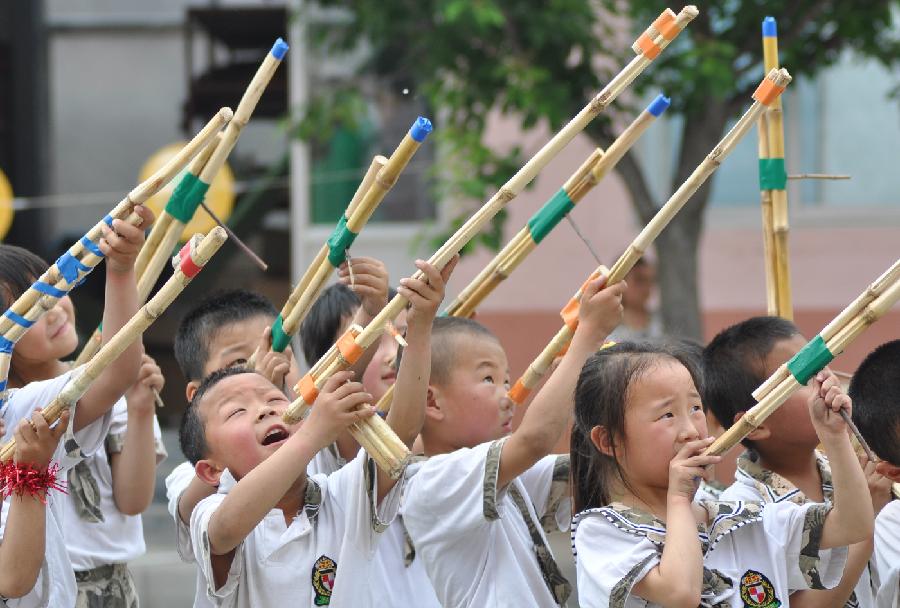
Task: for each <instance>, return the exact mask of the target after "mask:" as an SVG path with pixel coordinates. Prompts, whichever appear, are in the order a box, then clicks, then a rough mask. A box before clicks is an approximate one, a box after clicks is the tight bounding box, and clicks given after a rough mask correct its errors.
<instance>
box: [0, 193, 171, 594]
mask: <svg viewBox="0 0 900 608" xmlns="http://www.w3.org/2000/svg"><path fill="white" fill-rule="evenodd" d="M134 212H135V213H137V214H138V215H139V216H140V217H141V220H142V222H141V224H140V225H139V226H132V225H131V224H128V223H126V222H124V221H123V220H118V219H116V220H113V222H112V226H106V225H104V226H103V237H102V238H101V239H100V242H99V247H100V250H101V251H102V252H103V254H104V255H105V256H106V288H105V289H106V295H105V297H106V307H105V309H104V312H103V328H104V330H103V338H104V341H107V340H108V339H109V336H112V335H114V334H115V333H116V332H117V331H119V330H120V329H121V328H122V327H123V326H124V325H125V323H127V322H128V320H129V319H131V317H132V316H133V315H134V314H135V313H136V312H137V310H138V299H137V284H136V282H135V276H134V261H135V259H136V258H137V254H138V252H139V251H140V249H141V246H142V245H143V242H144V230H145V229H146V228H147V227H149V226H150V224H152V223H153V219H154V218H153V212H152V211H151V210H150V209H149V208H147V207H144V206H141V205H138V206H136V207H135V208H134ZM45 269H46V265H45V264H44V265H43V268H42V269H40V270H35V272H33V273H30V274H34V275H35V276H33V277H32V280H36V279H37V278H38V277H39V276H40V275H41V274H42V272H43V270H45ZM5 287H6V289H7V291H5V292H4V297H3V300H4V304H6V305H9V304H11V302H10V301H9V299H10V298H9V295H10V293H9V292H8V290H9V289H10V286H9V285H6V286H5ZM63 307H68V308H69V309H71V303H70V302H69V301H68V297H63V298H61V299H60V300H59V301H58V302H57V306H56V307H54V310H56V309H61V308H63ZM48 314H50V313H49V312H48ZM68 314H69V313H68V312H64V313H63V316H67V315H68ZM45 317H46V315H45ZM45 317H42V318H41V319H40V320H38V321H37V322H35V323H34V325H32V326H31V327H30V328H29V330H28V332H26V334H25V336H23V339H25V337H26V336H29V334H31V336H30V337H29V340H31V341H32V342H43V343H44V344H43V346H44V348H45V349H51V350H52V349H53V348H55V347H59V346H60V345H59V344H58V342H59V340H60V337H61V336H62V337H63V338H65V337H67V336H71V335H73V334H74V329H73V328H72V327H71V323H70V321H65V322H63V323H62V324H60V325H59V329H56V330H54V331H52V332H51V331H48V330H50V329H52V328H49V327H48V326H47V324H46V322H45ZM69 332H71V333H69ZM76 344H77V341H76ZM32 346H35V344H33V345H32ZM72 348H74V345H73V347H72ZM141 348H142V347H141V343H140V341H136V342H135V343H134V344H132V345H131V346H130V347H128V348H127V349H125V351H124V352H123V353H122V354H121V355H120V356H119V357H118V358H117V359H116V360H115V361H113V362H112V363H110V365H109V366H108V367H107V368H106V369H105V370H104V371H103V372H102V373H101V374H100V376H99V377H98V378H97V379H96V380H95V381H94V383H93V384H92V385H91V387H90V388H89V389H88V391H87V392H86V393H85V394H84V395H83V396H82V397H81V399H79V400H78V403H77V404H76V407H75V408H74V409H73V410H72V412H71V415H69V414H65V415H64V416H63V417H62V418H61V419H60V421H59V422H58V423H57V424H56V426H54V427H53V430H52V431H50V429H48V427H47V424H46V423H45V422H41V421H42V420H43V418H42V417H41V416H39V415H36V413H35V412H36V410H39V409H40V408H43V407H45V406H47V405H48V404H49V403H50V402H51V401H52V400H53V399H54V398H55V397H56V396H57V395H58V394H59V393H60V391H61V390H62V389H63V387H65V385H66V383H67V382H68V381H69V378H70V377H71V375H72V373H73V372H72V371H66V372H65V373H63V374H61V375H59V376H56V377H54V378H51V379H49V380H44V381H40V382H30V383H26V382H27V378H20V379H21V380H23V382H22V384H24V386H23V387H22V388H18V389H13V390H11V391H10V393H9V400H8V402H7V403H6V405H5V407H4V408H3V410H2V412H0V414H2V417H3V421H4V424H5V426H6V429H7V431H6V435H5V436H4V437H3V440H4V441H6V440H9V439H11V438H12V436H13V434H15V436H16V440H17V442H18V440H19V439H20V438H22V439H24V440H25V441H26V442H27V443H29V444H30V448H29V451H30V455H26V454H27V453H28V452H21V450H20V446H19V445H17V446H16V451H17V454H16V456H15V458H16V460H17V462H18V463H22V464H27V463H28V462H29V461H30V462H31V463H33V465H36V466H37V467H38V468H40V469H44V468H46V467H47V466H48V465H49V462H50V459H51V457H52V459H53V460H55V461H56V463H57V464H58V465H59V470H58V472H57V477H58V478H64V476H65V475H66V474H67V473H68V471H69V470H70V469H71V468H72V467H73V466H75V465H76V464H77V463H78V462H79V461H80V460H81V459H82V458H85V457H88V456H90V455H91V454H93V453H94V452H95V451H96V450H97V449H99V448H100V446H101V444H102V441H103V439H104V438H105V437H106V435H107V432H108V430H109V425H110V410H111V409H112V407H113V405H114V404H115V403H116V401H118V400H119V398H121V397H122V395H124V394H125V391H126V390H128V388H129V387H130V386H131V385H132V384H133V383H134V381H135V380H136V379H137V375H138V370H139V369H140V364H141ZM47 352H49V351H47ZM69 352H71V351H69ZM66 354H68V353H66ZM62 434H65V435H66V440H65V441H63V442H60V441H59V438H60V436H61V435H62ZM51 445H52V446H53V448H55V449H50V448H51ZM24 447H25V446H22V448H24ZM41 498H42V499H43V500H46V503H47V504H46V505H43V504H41V506H40V507H39V508H38V507H37V506H36V505H33V504H31V501H33V500H36V499H41ZM64 500H67V497H66V496H65V495H61V494H59V493H58V492H54V491H51V489H50V488H47V489H46V490H45V492H44V496H40V495H39V496H37V497H32V496H28V495H26V496H12V497H8V498H6V499H5V500H4V501H3V506H2V526H0V527H2V530H0V534H2V536H3V537H4V538H3V542H2V544H0V548H2V547H4V546H5V547H9V548H3V549H2V551H3V552H4V553H6V557H7V558H8V559H10V560H12V561H5V562H4V564H2V566H3V567H4V568H5V567H11V570H10V572H13V573H14V574H13V579H14V580H15V581H16V583H17V584H16V585H15V588H14V589H12V590H11V592H8V591H10V590H9V589H4V590H0V593H2V594H6V595H8V596H15V597H16V598H17V599H14V600H7V602H6V603H7V605H8V606H10V607H19V606H21V607H31V606H73V605H74V604H75V596H76V584H75V577H74V574H73V572H72V563H71V561H70V560H69V556H68V554H67V552H66V544H65V542H66V541H65V534H64V525H63V524H64V516H63V515H64V514H63V511H62V501H64ZM26 511H27V514H26ZM41 519H42V520H43V521H36V520H41ZM7 526H10V529H9V530H8V534H7V529H6V527H7ZM20 534H27V535H33V536H31V537H30V538H25V539H24V541H25V542H24V543H23V539H22V537H21V536H19V535H20ZM20 543H22V544H20ZM10 546H12V547H10ZM35 566H36V568H35ZM38 569H39V570H40V573H39V574H38ZM15 573H21V576H20V575H19V574H15ZM6 575H7V572H4V573H3V578H5V576H6Z"/></svg>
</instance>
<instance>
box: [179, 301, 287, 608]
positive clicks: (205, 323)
mask: <svg viewBox="0 0 900 608" xmlns="http://www.w3.org/2000/svg"><path fill="white" fill-rule="evenodd" d="M276 316H278V311H277V310H275V307H274V306H273V305H272V303H271V302H270V301H269V300H268V299H267V298H265V297H264V296H261V295H259V294H257V293H254V292H251V291H247V290H245V289H235V290H230V291H225V292H220V293H215V294H213V295H212V296H210V297H209V298H207V299H205V300H203V301H202V302H200V304H198V305H197V306H196V307H195V308H193V309H192V310H191V311H190V312H188V314H187V315H185V317H184V319H182V321H181V324H180V325H179V326H178V330H177V331H176V333H175V344H174V350H175V359H176V360H177V361H178V365H179V367H180V368H181V372H182V374H184V377H185V379H186V380H187V385H186V386H185V396H186V397H187V399H188V401H189V402H190V400H191V399H192V398H193V396H194V393H195V392H196V391H197V387H198V386H199V385H200V383H201V381H202V380H203V378H205V377H207V376H209V375H210V374H212V373H213V372H215V371H217V370H220V369H225V368H228V367H232V366H234V365H240V364H243V363H246V362H247V360H249V359H250V357H251V356H252V355H253V354H254V352H255V353H256V354H257V356H256V362H257V366H256V370H257V371H258V372H259V373H261V374H263V375H264V376H265V377H266V378H268V379H269V381H271V382H272V383H273V384H275V385H276V386H285V387H292V386H294V384H295V383H296V382H297V380H298V379H299V377H300V373H299V370H298V369H297V364H296V361H295V360H294V357H293V354H292V352H291V348H290V347H288V348H286V349H285V351H284V352H283V353H276V352H273V351H271V350H270V348H269V344H270V342H271V338H270V335H271V326H272V323H274V321H275V317H276ZM232 483H233V480H231V478H230V475H228V474H227V473H226V474H225V475H223V482H222V483H221V484H220V485H219V487H218V489H219V490H221V491H225V490H227V489H228V487H230V485H231V484H232ZM216 490H217V488H216V487H213V486H210V485H208V484H207V483H205V482H204V481H203V480H201V479H200V478H198V477H197V476H196V475H195V473H194V465H193V463H191V462H184V463H182V464H180V465H178V466H177V467H175V469H174V470H173V471H172V473H170V474H169V476H168V477H167V478H166V495H167V497H168V499H169V514H170V515H171V516H172V517H173V518H174V520H175V545H176V548H177V550H178V554H179V556H180V557H181V559H182V560H184V561H187V562H193V561H194V549H193V546H192V545H191V537H190V530H189V528H188V524H189V523H190V520H191V512H192V511H193V509H194V506H195V505H196V504H197V503H198V502H200V501H201V500H202V499H204V498H206V497H207V496H211V495H212V494H215V492H216ZM194 606H195V608H206V607H208V606H212V604H211V603H210V601H209V599H208V598H207V595H206V580H205V579H204V578H203V577H202V573H201V572H199V571H198V573H197V588H196V594H195V598H194Z"/></svg>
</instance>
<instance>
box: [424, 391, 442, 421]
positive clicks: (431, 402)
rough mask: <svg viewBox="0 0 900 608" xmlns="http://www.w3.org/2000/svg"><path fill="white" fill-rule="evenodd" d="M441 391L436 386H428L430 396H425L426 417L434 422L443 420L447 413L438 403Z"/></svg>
mask: <svg viewBox="0 0 900 608" xmlns="http://www.w3.org/2000/svg"><path fill="white" fill-rule="evenodd" d="M440 391H441V389H439V388H438V387H436V386H433V385H431V384H429V385H428V394H427V395H426V396H425V417H426V418H430V419H432V420H443V419H444V416H445V413H444V410H443V409H441V406H440V404H439V403H438V401H439V399H440Z"/></svg>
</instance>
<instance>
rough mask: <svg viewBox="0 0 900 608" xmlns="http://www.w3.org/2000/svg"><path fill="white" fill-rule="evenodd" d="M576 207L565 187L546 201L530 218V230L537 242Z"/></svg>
mask: <svg viewBox="0 0 900 608" xmlns="http://www.w3.org/2000/svg"><path fill="white" fill-rule="evenodd" d="M574 208H575V203H574V201H572V199H571V198H569V193H568V192H566V191H565V190H564V189H563V188H560V189H559V191H558V192H557V193H556V194H554V195H553V198H551V199H550V200H549V201H547V202H546V203H544V206H543V207H541V208H540V209H539V210H538V212H537V213H535V214H534V215H533V216H532V218H531V219H530V220H528V231H529V232H530V233H531V238H532V239H533V240H534V242H535V243H540V242H541V241H543V240H544V237H545V236H547V235H548V234H550V231H551V230H553V229H554V228H556V225H557V224H558V223H560V222H561V221H562V219H563V218H564V217H565V216H566V214H567V213H568V212H569V211H571V210H572V209H574Z"/></svg>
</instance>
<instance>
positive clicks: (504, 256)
mask: <svg viewBox="0 0 900 608" xmlns="http://www.w3.org/2000/svg"><path fill="white" fill-rule="evenodd" d="M669 104H670V100H669V98H668V97H665V96H664V95H662V94H659V95H658V96H657V97H656V98H655V99H654V100H653V101H652V102H651V103H650V105H649V106H647V108H646V109H645V110H644V111H643V112H641V113H640V114H639V115H638V117H637V118H636V119H635V120H634V121H633V122H632V123H631V124H630V125H629V126H628V127H627V128H626V129H625V130H624V131H622V133H621V135H619V137H617V138H616V140H615V141H614V142H613V143H612V145H610V147H609V149H608V150H607V151H606V152H603V150H601V149H600V148H597V149H596V150H594V151H593V152H592V153H591V155H590V156H588V157H587V159H586V160H585V161H584V162H583V163H582V164H581V166H580V167H579V168H578V170H577V171H575V172H574V173H573V174H572V175H571V176H570V177H569V179H568V180H566V182H565V183H564V184H563V186H562V188H560V189H559V190H558V191H557V192H556V194H554V195H553V197H552V198H551V199H550V200H548V201H547V202H546V203H544V205H543V206H542V207H541V208H540V209H539V210H538V212H537V213H535V214H534V215H533V216H532V217H531V219H530V220H528V224H527V225H526V226H525V227H524V228H522V229H521V230H520V231H519V232H518V233H517V234H516V236H514V237H513V238H512V239H511V240H510V241H509V243H507V244H506V246H505V247H504V248H503V249H501V250H500V252H499V253H498V254H497V255H496V256H495V257H494V259H493V260H491V262H490V263H488V265H487V266H485V267H484V269H483V270H482V271H481V272H480V273H479V274H478V276H476V277H475V278H474V279H473V280H472V282H471V283H469V284H468V285H467V286H466V288H465V289H463V290H462V291H461V292H460V294H459V295H458V296H457V297H456V299H455V300H454V301H453V302H451V303H450V305H449V306H447V308H446V309H445V310H444V314H445V315H446V316H449V317H471V316H472V315H473V314H474V313H475V309H476V308H478V306H479V305H480V304H481V303H482V302H483V301H484V299H485V298H487V297H488V296H489V295H490V294H491V293H492V292H493V291H494V289H496V288H497V287H498V286H499V285H500V283H502V282H503V281H505V280H506V279H507V278H509V275H510V274H512V272H513V271H514V270H515V269H516V268H518V267H519V265H520V264H521V263H522V262H523V261H524V260H525V258H527V257H528V255H529V254H530V253H531V252H532V251H534V249H535V248H536V247H537V246H538V245H539V244H540V243H541V242H542V241H543V240H544V238H545V237H546V236H547V235H548V234H549V233H550V232H551V231H552V230H553V229H554V228H556V226H557V225H559V222H561V221H562V218H563V217H565V216H566V215H567V214H568V213H569V212H570V211H571V210H572V209H574V208H575V205H576V204H578V203H579V202H580V201H581V200H582V199H583V198H584V197H585V196H587V194H588V192H590V191H591V190H592V189H593V188H594V187H595V186H596V185H597V184H599V183H600V181H601V180H602V179H603V178H604V177H605V176H606V174H607V173H609V172H610V171H612V170H613V169H614V168H615V166H616V164H617V163H618V162H619V161H620V160H621V159H622V157H623V156H624V155H625V153H626V152H628V150H630V149H631V147H632V146H633V145H634V144H635V143H636V142H637V140H638V139H639V138H640V136H641V135H643V133H644V131H646V130H647V129H648V128H649V127H650V125H651V124H652V123H653V122H654V121H655V120H656V119H657V118H659V117H660V116H661V115H662V114H663V112H665V111H666V109H667V108H668V107H669ZM393 395H394V386H393V385H391V386H389V387H388V389H387V391H385V393H384V395H383V396H382V397H381V399H379V401H378V405H377V406H376V408H375V409H376V410H378V411H379V412H387V411H388V410H389V409H390V407H391V401H392V399H393Z"/></svg>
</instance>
